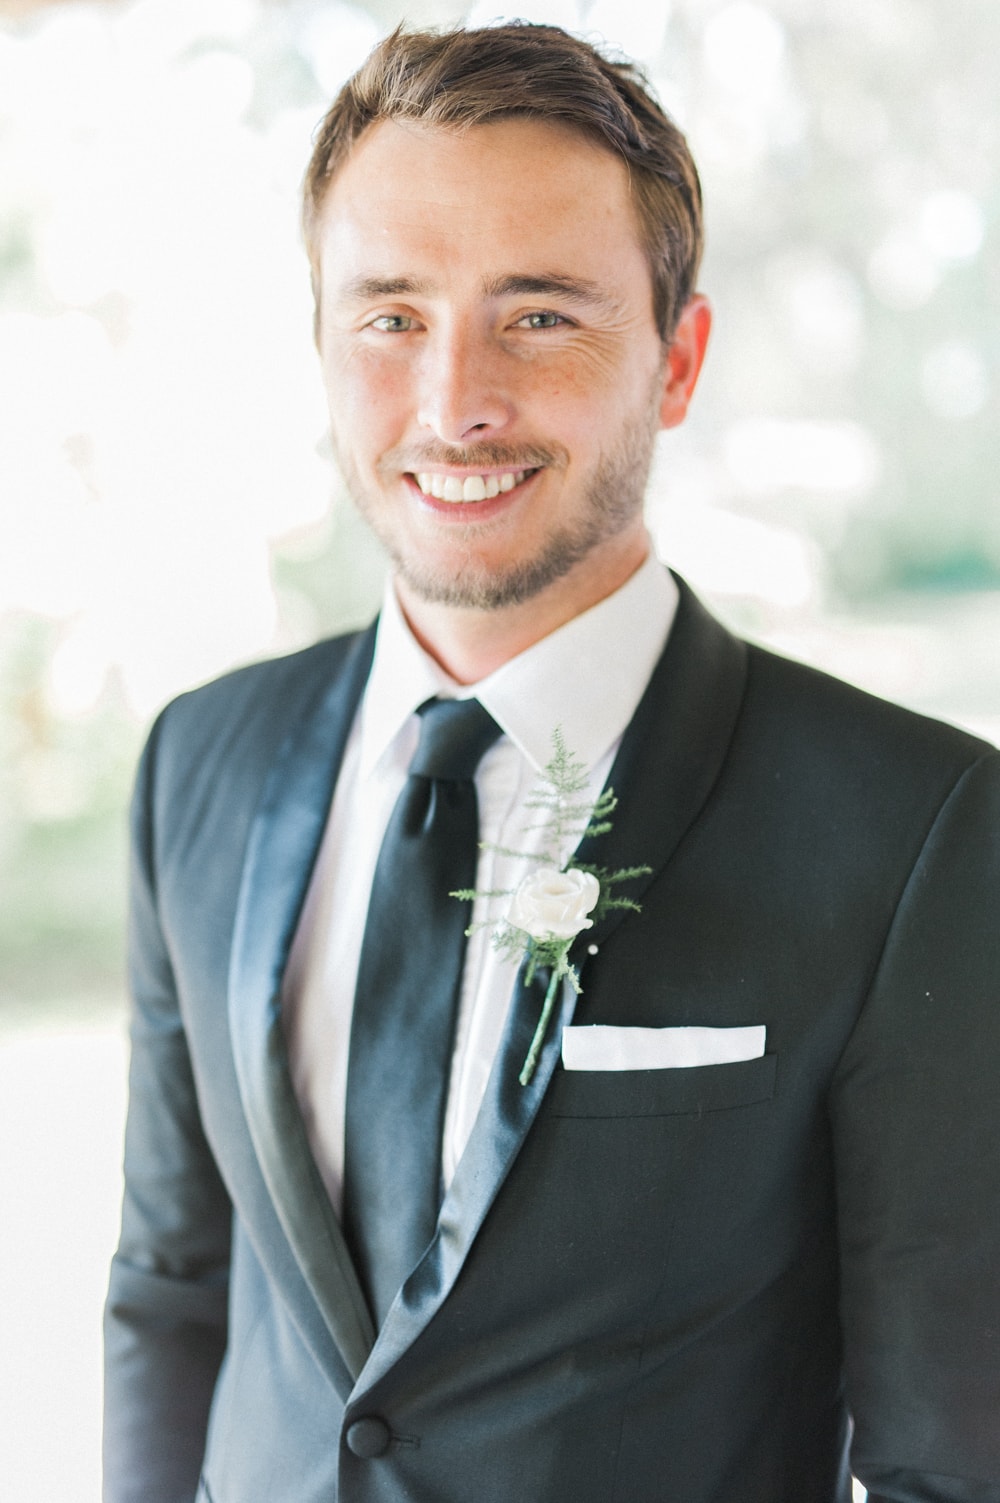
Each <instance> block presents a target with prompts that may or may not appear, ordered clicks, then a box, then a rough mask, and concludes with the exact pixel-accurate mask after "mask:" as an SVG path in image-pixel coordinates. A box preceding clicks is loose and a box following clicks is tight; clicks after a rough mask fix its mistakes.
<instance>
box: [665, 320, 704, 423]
mask: <svg viewBox="0 0 1000 1503" xmlns="http://www.w3.org/2000/svg"><path fill="white" fill-rule="evenodd" d="M711 327H712V309H711V307H710V306H709V302H708V299H707V298H705V297H702V295H701V293H700V292H699V293H696V294H695V296H694V297H693V298H691V300H690V301H689V302H688V303H686V304H685V306H684V309H683V311H682V313H681V316H680V318H679V319H678V320H677V328H676V329H675V330H674V337H673V339H672V340H671V343H670V346H669V348H668V349H667V358H666V363H665V365H664V371H663V396H662V400H661V402H660V427H661V428H676V427H677V425H678V423H683V421H684V419H685V417H686V416H687V410H688V403H689V402H690V401H691V396H692V393H693V392H694V388H695V383H696V381H697V380H698V375H699V373H700V371H701V365H702V361H703V360H704V358H705V346H706V345H707V344H708V335H709V331H710V330H711Z"/></svg>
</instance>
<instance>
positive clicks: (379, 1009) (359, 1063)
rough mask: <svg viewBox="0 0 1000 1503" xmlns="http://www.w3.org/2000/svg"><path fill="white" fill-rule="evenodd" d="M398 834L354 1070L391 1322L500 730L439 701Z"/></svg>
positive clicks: (351, 1208) (430, 708)
mask: <svg viewBox="0 0 1000 1503" xmlns="http://www.w3.org/2000/svg"><path fill="white" fill-rule="evenodd" d="M419 713H420V716H421V723H420V743H419V745H418V747H417V750H416V753H415V755H414V758H413V761H412V762H411V763H410V771H409V776H408V778H407V781H406V784H405V786H404V788H403V791H402V793H401V794H400V795H399V799H398V800H397V803H396V807H395V808H394V810H393V812H392V815H391V817H390V820H389V824H388V828H387V829H386V833H385V838H384V840H383V842H382V849H381V851H380V853H379V858H378V864H377V866H376V868H375V879H374V882H373V884H372V892H371V899H370V901H369V904H368V919H367V922H366V925H365V933H364V939H363V940H362V945H361V960H360V963H359V967H358V981H357V988H356V991H355V1000H354V1015H353V1020H352V1023H351V1048H350V1056H349V1062H348V1071H347V1121H346V1137H345V1151H344V1209H343V1225H344V1232H345V1235H346V1237H347V1240H348V1245H349V1246H350V1248H351V1251H352V1254H353V1256H354V1259H355V1263H356V1265H357V1268H358V1272H359V1273H360V1275H361V1280H362V1284H363V1285H364V1288H365V1292H366V1294H367V1295H368V1300H369V1303H370V1305H371V1308H372V1313H373V1314H374V1316H375V1319H376V1322H377V1324H378V1325H381V1324H382V1321H383V1319H384V1318H385V1314H386V1311H387V1310H388V1308H389V1306H390V1305H391V1304H392V1301H393V1299H394V1298H395V1296H396V1292H397V1290H398V1289H399V1287H400V1285H401V1284H402V1283H403V1282H404V1281H405V1279H406V1278H407V1276H408V1275H409V1273H410V1272H411V1270H412V1269H413V1268H414V1267H415V1265H416V1264H417V1262H418V1261H419V1259H420V1258H421V1256H422V1254H423V1252H424V1250H425V1248H426V1247H427V1245H428V1243H429V1242H430V1240H431V1238H432V1237H433V1235H434V1228H435V1226H436V1224H437V1215H438V1209H439V1204H440V1183H441V1136H442V1130H443V1126H444V1107H445V1096H446V1092H447V1086H448V1072H449V1067H450V1064H451V1051H452V1037H453V1034H454V1029H455V1014H456V1009H457V1006H458V994H459V987H460V984H461V978H462V961H463V956H464V953H465V929H466V927H467V926H468V923H469V913H470V908H471V905H470V904H469V903H465V902H460V901H458V900H457V899H456V898H452V897H450V896H449V893H451V892H454V891H455V890H456V889H459V888H471V887H473V886H474V885H475V880H476V861H477V854H478V836H479V816H478V810H477V807H476V789H475V785H474V783H473V781H472V778H473V774H474V772H475V770H476V766H477V764H478V762H479V759H480V758H481V757H482V755H483V753H484V752H485V751H486V749H487V747H488V746H489V745H490V744H491V743H492V742H493V741H495V740H496V738H497V737H498V736H499V735H500V728H499V726H498V725H497V724H496V722H495V721H494V720H493V719H492V717H491V716H490V715H489V714H488V712H487V711H486V710H484V709H483V707H482V705H481V704H480V703H479V701H478V700H475V699H463V700H430V701H429V702H428V703H427V704H426V705H424V706H422V707H421V710H420V712H419Z"/></svg>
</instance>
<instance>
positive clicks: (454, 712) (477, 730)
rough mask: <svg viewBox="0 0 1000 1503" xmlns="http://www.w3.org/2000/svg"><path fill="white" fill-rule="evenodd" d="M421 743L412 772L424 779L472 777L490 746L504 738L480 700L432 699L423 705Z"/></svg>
mask: <svg viewBox="0 0 1000 1503" xmlns="http://www.w3.org/2000/svg"><path fill="white" fill-rule="evenodd" d="M417 713H418V714H419V716H420V743H419V745H418V746H417V750H416V752H415V754H414V757H413V761H412V762H411V763H410V772H411V773H416V774H417V776H418V777H422V778H444V779H449V780H451V779H455V780H459V779H464V778H471V777H472V775H473V774H474V772H475V770H476V768H477V767H478V766H479V761H480V758H481V757H482V755H483V753H484V752H485V751H486V749H487V747H489V746H492V744H493V742H494V741H495V740H496V739H497V737H498V736H499V735H500V727H499V726H498V725H497V723H496V721H495V720H494V719H493V716H492V715H491V714H490V712H489V710H485V709H484V708H483V706H482V705H481V704H480V703H479V700H478V699H430V700H428V701H427V703H426V704H425V705H421V707H420V709H419V710H418V712H417Z"/></svg>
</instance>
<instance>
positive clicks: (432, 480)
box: [413, 470, 535, 501]
mask: <svg viewBox="0 0 1000 1503" xmlns="http://www.w3.org/2000/svg"><path fill="white" fill-rule="evenodd" d="M534 473H535V471H534V470H507V471H505V472H504V473H503V474H501V475H496V474H493V475H466V476H465V477H464V478H463V477H462V476H460V475H425V474H419V475H414V477H413V478H414V480H416V482H417V485H418V486H419V487H420V489H421V491H422V492H423V494H424V495H425V496H433V497H434V499H435V500H436V501H488V500H491V499H492V498H493V497H494V496H500V495H503V494H505V493H506V492H507V491H512V490H514V488H515V487H516V486H518V485H521V484H522V483H523V482H524V481H525V480H527V478H528V476H529V475H533V474H534Z"/></svg>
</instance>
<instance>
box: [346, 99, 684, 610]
mask: <svg viewBox="0 0 1000 1503" xmlns="http://www.w3.org/2000/svg"><path fill="white" fill-rule="evenodd" d="M318 255H319V268H320V287H321V295H320V317H319V324H318V343H319V349H320V353H321V357H322V362H323V372H324V379H325V382H326V387H327V394H328V398H329V405H330V415H331V422H332V433H333V441H334V447H335V449H336V452H337V455H338V458H339V461H340V464H341V467H342V469H343V471H344V474H345V477H346V479H347V482H348V484H349V487H350V489H351V492H352V494H353V496H354V499H355V501H356V502H357V504H358V506H359V507H360V509H361V511H362V512H363V513H364V515H365V516H366V517H367V518H368V520H369V522H370V523H371V525H372V527H373V528H374V530H375V532H376V533H377V534H378V536H379V537H380V539H381V540H382V542H383V544H384V545H385V547H386V549H387V551H388V553H389V555H390V558H391V559H392V562H393V564H394V566H395V568H396V571H397V579H398V582H399V584H400V587H401V592H402V594H403V598H404V603H405V601H406V599H407V597H409V598H416V599H423V600H433V601H443V602H445V603H448V604H452V605H457V606H466V607H470V606H471V607H474V608H482V609H496V608H498V607H503V606H505V605H510V604H514V603H517V602H520V601H522V600H525V599H530V598H533V597H536V596H537V595H538V594H539V592H542V591H545V590H546V589H549V588H550V587H551V586H553V585H554V583H555V582H556V581H562V582H563V583H562V584H561V585H560V589H562V590H563V591H565V590H566V587H567V584H568V585H569V586H570V590H571V594H572V596H573V598H574V604H575V606H576V608H578V609H580V610H582V609H586V607H587V606H588V605H590V604H592V603H594V602H595V601H596V600H598V599H600V598H601V597H602V595H603V594H605V593H607V592H608V590H610V589H612V588H614V587H615V584H617V583H619V582H621V579H620V578H619V577H617V576H619V575H620V576H621V578H625V577H627V575H628V573H630V572H631V570H632V569H633V568H634V567H636V566H637V564H638V563H639V562H640V561H641V559H642V557H643V556H644V555H645V551H646V542H645V530H644V527H643V522H642V498H643V491H644V489H645V484H646V478H647V473H648V469H649V463H650V459H651V455H652V448H653V442H654V438H655V435H656V433H657V431H658V429H659V427H661V426H664V425H667V424H669V423H672V422H677V421H680V417H681V416H683V411H680V412H679V413H678V412H677V410H676V401H674V402H673V404H672V403H671V401H670V400H669V397H668V395H666V394H668V393H670V392H674V396H675V397H676V387H677V381H676V379H675V377H676V371H675V370H674V369H673V366H672V361H671V358H670V356H669V355H668V352H667V350H666V349H665V348H664V345H663V343H662V341H661V339H660V338H659V335H658V333H657V330H656V327H655V323H654V319H653V307H652V285H651V278H650V273H649V268H648V264H647V261H646V258H645V255H644V253H643V251H642V248H641V246H640V242H639V234H638V228H637V223H636V218H635V211H634V209H633V206H632V203H631V201H630V198H629V192H628V178H627V173H626V169H625V167H624V165H623V164H622V163H621V162H620V161H619V159H618V158H617V157H615V156H614V155H613V154H612V153H611V152H610V151H606V150H604V149H603V148H601V147H599V146H597V145H593V144H591V143H590V142H589V141H587V140H586V139H585V138H584V137H582V136H580V135H579V134H576V133H571V132H569V131H567V130H565V129H563V128H561V127H557V126H552V125H549V124H546V123H541V122H538V121H534V120H509V121H505V122H502V123H498V124H493V125H485V126H479V127H475V128H473V129H470V130H467V131H465V132H462V133H458V132H450V131H443V130H440V129H435V128H428V127H425V126H410V125H400V124H397V123H395V122H388V121H385V122H381V123H380V124H378V125H376V126H374V127H373V128H372V129H370V130H369V131H368V132H367V134H366V135H365V136H364V137H363V138H362V139H361V141H360V143H359V144H358V145H357V147H356V148H355V149H354V151H353V152H352V154H351V156H350V157H349V158H348V160H347V162H346V163H345V165H344V166H343V168H342V169H341V170H340V172H339V175H338V176H337V177H336V179H335V181H334V183H333V185H332V188H331V189H330V192H329V194H328V197H327V200H326V202H325V204H324V206H323V210H322V213H321V216H320V223H319V230H318ZM702 343H703V340H702ZM699 359H700V352H699ZM695 374H696V371H695ZM693 382H694V377H693V376H691V378H690V382H689V385H688V388H687V392H686V394H685V397H684V403H683V405H684V406H686V395H687V394H689V388H690V386H693ZM623 561H624V563H625V564H627V567H626V568H624V572H623ZM605 576H607V579H606V578H605ZM612 576H614V577H612Z"/></svg>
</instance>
